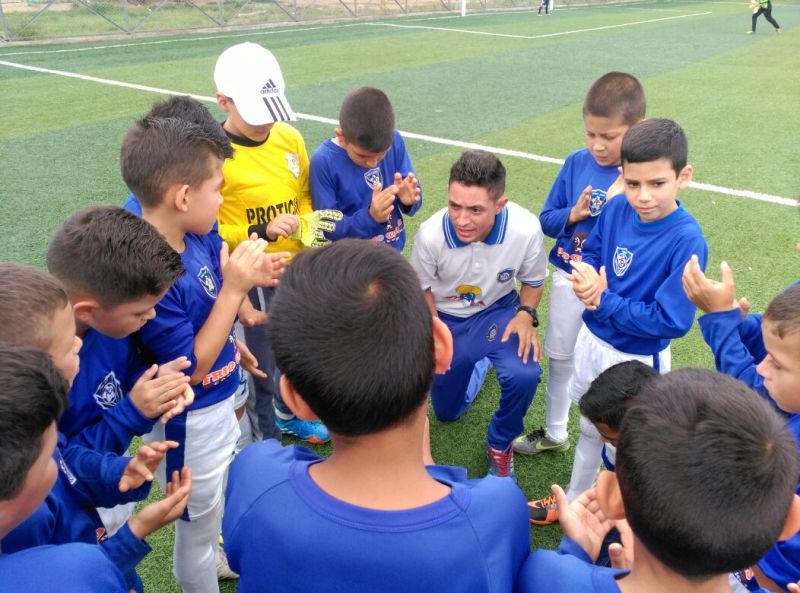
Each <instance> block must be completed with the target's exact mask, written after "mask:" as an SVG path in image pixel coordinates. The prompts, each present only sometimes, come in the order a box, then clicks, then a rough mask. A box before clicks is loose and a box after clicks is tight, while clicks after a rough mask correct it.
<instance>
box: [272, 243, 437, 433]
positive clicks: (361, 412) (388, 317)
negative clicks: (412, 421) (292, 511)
mask: <svg viewBox="0 0 800 593" xmlns="http://www.w3.org/2000/svg"><path fill="white" fill-rule="evenodd" d="M431 323H432V320H431V314H430V311H429V309H428V306H427V304H426V302H425V298H424V296H423V294H422V291H421V290H420V289H419V281H418V280H417V276H416V274H415V273H414V270H413V269H412V268H411V265H410V264H409V263H408V262H407V261H406V260H405V258H404V257H403V256H402V255H401V254H400V253H398V252H397V251H395V250H394V249H392V248H390V247H386V246H383V245H374V244H371V243H368V242H366V241H358V240H349V239H348V240H342V241H337V242H335V243H333V244H332V245H330V246H327V247H323V248H320V249H316V250H312V251H307V252H304V253H301V254H299V255H298V256H297V257H296V258H295V259H294V260H293V261H292V265H291V266H289V267H288V268H287V270H286V273H285V274H284V276H283V277H282V278H281V282H280V284H279V285H278V289H277V292H276V294H275V297H274V298H273V301H272V305H271V315H270V336H271V340H272V347H273V350H274V351H275V358H276V361H277V366H278V367H279V368H280V369H281V371H282V373H283V374H284V375H285V376H286V378H287V380H288V381H289V382H290V383H291V385H292V386H293V387H294V389H295V390H296V391H297V392H298V393H299V394H300V395H301V396H302V397H303V399H304V400H305V401H306V403H307V404H308V405H309V406H310V407H311V409H312V410H313V411H314V412H315V413H316V414H317V415H318V416H319V417H320V418H321V419H322V421H323V422H324V423H325V424H326V425H327V426H328V428H329V429H330V431H331V432H333V433H336V434H339V435H345V436H358V435H363V434H371V433H376V432H379V431H381V430H384V429H386V428H388V427H390V426H393V425H396V424H397V423H399V422H402V421H403V420H404V419H406V418H408V417H409V416H410V415H411V414H412V412H414V411H415V410H417V409H419V407H420V406H421V405H422V404H423V402H424V401H425V397H426V394H427V392H428V389H429V388H430V385H431V382H432V380H433V373H434V351H433V335H432V329H431Z"/></svg>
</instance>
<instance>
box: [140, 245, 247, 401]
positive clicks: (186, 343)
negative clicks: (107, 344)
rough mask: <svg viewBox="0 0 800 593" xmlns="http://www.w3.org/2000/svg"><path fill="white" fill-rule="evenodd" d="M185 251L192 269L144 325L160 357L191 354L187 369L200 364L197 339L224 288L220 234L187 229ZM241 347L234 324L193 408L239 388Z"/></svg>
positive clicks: (147, 344)
mask: <svg viewBox="0 0 800 593" xmlns="http://www.w3.org/2000/svg"><path fill="white" fill-rule="evenodd" d="M185 243H186V249H185V250H184V251H183V253H181V261H182V262H183V266H184V268H186V272H185V273H184V274H183V275H182V276H181V277H180V278H178V280H177V281H176V282H175V284H173V285H172V286H171V287H170V289H169V290H168V291H167V294H166V296H164V298H163V299H161V301H160V302H159V303H158V304H157V305H156V316H155V317H154V318H153V319H151V320H150V321H148V322H147V323H146V324H145V325H144V327H143V328H142V329H141V330H139V331H140V335H141V338H142V343H143V345H144V348H145V349H146V350H147V351H149V354H151V355H152V356H153V357H154V358H155V360H156V362H158V363H159V364H164V363H166V362H169V361H171V360H175V359H176V358H178V357H179V356H185V357H186V358H188V359H189V363H190V366H189V368H187V369H186V370H184V373H186V374H187V375H191V374H192V373H194V370H195V368H196V367H197V357H196V356H195V353H194V339H195V336H196V335H197V333H198V332H199V331H200V329H201V328H202V327H203V325H204V324H205V322H206V320H207V319H208V316H209V314H210V313H211V309H212V308H213V307H214V303H215V302H216V300H217V295H218V294H219V291H220V289H221V287H222V273H221V272H220V263H219V235H217V234H215V233H209V234H206V235H194V234H191V233H190V234H187V235H186V237H185ZM238 367H239V350H238V348H237V347H236V342H235V338H234V335H233V324H231V329H230V333H229V336H228V340H227V341H226V342H225V345H224V346H223V347H222V350H221V351H220V353H219V355H218V356H217V359H216V360H215V362H214V363H213V364H212V365H211V368H210V369H209V371H208V373H207V374H206V375H205V377H204V378H203V380H202V381H200V383H198V384H197V385H194V386H193V388H194V393H195V400H194V403H193V404H192V405H191V406H190V407H189V408H187V411H188V410H196V409H199V408H205V407H207V406H210V405H213V404H216V403H218V402H220V401H222V400H224V399H225V398H227V397H229V396H231V395H233V392H234V391H236V389H237V388H238V387H239V368H238Z"/></svg>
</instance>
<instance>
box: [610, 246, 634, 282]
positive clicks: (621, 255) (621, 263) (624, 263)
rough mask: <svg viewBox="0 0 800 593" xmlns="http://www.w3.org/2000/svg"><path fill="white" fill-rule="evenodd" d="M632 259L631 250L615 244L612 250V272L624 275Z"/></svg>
mask: <svg viewBox="0 0 800 593" xmlns="http://www.w3.org/2000/svg"><path fill="white" fill-rule="evenodd" d="M632 261H633V252H632V251H630V250H629V249H626V248H624V247H620V246H619V245H617V248H616V249H615V250H614V273H615V274H616V275H617V276H624V275H625V272H627V271H628V268H630V267H631V262H632Z"/></svg>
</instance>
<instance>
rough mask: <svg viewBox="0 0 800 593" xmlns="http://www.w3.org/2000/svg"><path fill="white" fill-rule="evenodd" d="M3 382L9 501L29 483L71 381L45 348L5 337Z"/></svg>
mask: <svg viewBox="0 0 800 593" xmlns="http://www.w3.org/2000/svg"><path fill="white" fill-rule="evenodd" d="M0 385H2V388H0V449H2V451H3V454H2V455H0V501H6V500H11V499H13V498H15V497H16V496H18V495H19V494H20V491H21V490H22V489H23V487H24V486H25V481H26V478H27V475H28V472H29V471H30V469H31V467H32V466H33V464H34V462H35V461H36V460H37V459H38V458H39V456H40V454H41V452H42V445H43V436H44V433H45V431H46V430H47V429H48V428H49V427H50V426H51V425H52V424H53V423H54V422H55V420H56V418H58V416H59V415H60V414H61V412H62V411H63V410H64V407H65V405H66V394H67V384H66V381H65V380H64V378H63V377H62V376H61V375H60V374H59V372H58V371H57V370H56V368H55V367H54V366H53V364H52V362H51V361H50V357H49V356H48V355H47V354H46V353H45V352H43V351H41V350H39V349H35V348H29V347H26V346H18V345H14V344H8V343H5V342H4V343H2V344H0ZM50 485H51V486H52V483H51V484H50ZM48 490H49V487H48ZM37 504H38V503H37Z"/></svg>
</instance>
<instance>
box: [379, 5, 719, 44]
mask: <svg viewBox="0 0 800 593" xmlns="http://www.w3.org/2000/svg"><path fill="white" fill-rule="evenodd" d="M708 14H711V12H710V11H708V12H694V13H691V14H680V15H676V16H665V17H661V18H658V19H648V20H644V21H633V22H630V23H619V24H617V25H605V26H603V27H591V28H589V29H575V30H573V31H561V32H558V33H546V34H544V35H513V34H511V33H490V32H488V31H471V30H469V29H449V28H447V27H425V26H423V25H400V24H397V23H364V24H365V25H369V26H373V27H395V28H398V29H426V30H429V31H446V32H449V33H466V34H468V35H485V36H488V37H507V38H511V39H545V38H547V37H560V36H562V35H575V34H577V33H589V32H592V31H605V30H608V29H619V28H621V27H632V26H634V25H644V24H647V23H658V22H662V21H671V20H675V19H685V18H690V17H695V16H705V15H708Z"/></svg>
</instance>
